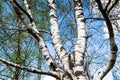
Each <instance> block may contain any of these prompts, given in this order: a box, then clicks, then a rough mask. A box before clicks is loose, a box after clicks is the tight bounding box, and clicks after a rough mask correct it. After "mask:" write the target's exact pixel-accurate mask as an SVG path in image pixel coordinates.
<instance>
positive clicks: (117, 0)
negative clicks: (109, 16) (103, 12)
mask: <svg viewBox="0 0 120 80" xmlns="http://www.w3.org/2000/svg"><path fill="white" fill-rule="evenodd" d="M118 1H119V0H116V1H115V2H114V3H113V5H112V6H111V7H110V8H109V9H108V13H110V11H111V10H112V9H113V7H114V6H115V5H116V4H117V3H118Z"/></svg>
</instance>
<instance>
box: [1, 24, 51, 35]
mask: <svg viewBox="0 0 120 80" xmlns="http://www.w3.org/2000/svg"><path fill="white" fill-rule="evenodd" d="M0 28H1V29H8V30H16V31H23V32H26V30H25V29H18V28H7V27H1V26H0ZM38 31H39V32H43V33H47V34H50V35H51V33H50V32H49V31H46V30H38Z"/></svg>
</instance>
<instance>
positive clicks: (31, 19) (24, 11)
mask: <svg viewBox="0 0 120 80" xmlns="http://www.w3.org/2000/svg"><path fill="white" fill-rule="evenodd" d="M13 1H14V3H15V4H16V6H17V7H18V8H19V9H20V10H21V11H22V12H23V13H25V14H26V15H27V16H28V18H29V19H30V22H32V21H33V18H31V16H30V15H29V13H28V12H27V11H26V10H24V9H23V8H22V7H21V6H20V5H19V4H18V3H17V1H16V0H13Z"/></svg>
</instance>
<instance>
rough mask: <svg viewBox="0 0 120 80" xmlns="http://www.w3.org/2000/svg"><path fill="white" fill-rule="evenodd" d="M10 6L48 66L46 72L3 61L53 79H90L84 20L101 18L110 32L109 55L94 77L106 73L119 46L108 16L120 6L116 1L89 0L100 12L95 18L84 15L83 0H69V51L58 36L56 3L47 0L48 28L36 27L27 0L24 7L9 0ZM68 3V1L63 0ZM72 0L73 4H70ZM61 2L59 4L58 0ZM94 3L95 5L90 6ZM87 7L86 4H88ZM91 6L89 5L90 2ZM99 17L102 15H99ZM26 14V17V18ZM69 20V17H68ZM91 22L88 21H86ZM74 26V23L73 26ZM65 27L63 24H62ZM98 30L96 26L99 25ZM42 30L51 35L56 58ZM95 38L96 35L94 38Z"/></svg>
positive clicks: (99, 78) (24, 0)
mask: <svg viewBox="0 0 120 80" xmlns="http://www.w3.org/2000/svg"><path fill="white" fill-rule="evenodd" d="M8 1H9V3H10V6H11V7H12V9H13V10H14V12H15V14H16V15H17V17H18V19H19V20H20V21H21V22H22V25H23V26H24V27H23V29H24V31H25V32H26V33H28V35H30V36H31V37H32V38H34V40H35V41H36V43H37V44H38V45H39V47H40V49H41V51H42V55H43V56H44V59H45V60H46V63H47V65H48V67H49V70H48V71H43V70H40V69H37V68H33V67H26V66H24V65H20V64H16V63H13V62H10V61H8V60H5V59H2V58H0V61H1V62H2V63H4V64H7V65H10V66H12V67H15V68H18V69H21V70H24V71H28V72H32V73H36V74H43V75H49V76H52V77H55V78H56V80H93V76H94V75H93V74H92V73H93V72H92V71H91V70H90V67H89V66H90V64H91V62H90V57H91V59H92V56H89V55H90V51H89V50H88V41H89V40H88V39H89V38H90V37H91V36H90V35H89V34H90V31H89V28H87V27H86V22H85V21H86V20H93V19H94V20H104V22H105V24H106V27H107V30H108V35H109V38H108V40H109V46H110V49H109V53H108V54H109V57H108V62H106V65H104V67H103V68H102V70H101V71H99V73H98V74H96V75H97V76H94V77H95V80H102V79H103V78H104V77H105V76H106V75H107V74H108V72H110V71H111V69H112V68H113V67H114V64H115V62H116V58H117V52H118V47H117V44H116V42H115V35H114V29H113V24H112V22H111V18H110V12H111V11H112V10H113V9H114V7H115V6H119V5H118V4H117V3H118V2H119V0H115V1H112V0H108V1H107V2H106V3H105V4H104V1H103V0H91V1H89V3H90V4H92V8H93V9H95V8H97V9H98V11H99V15H100V16H99V17H98V18H94V17H90V18H85V11H84V9H83V6H84V1H82V0H73V1H72V0H68V3H71V2H72V4H71V5H70V7H71V8H70V9H72V11H73V12H74V19H75V26H76V34H75V35H76V37H75V41H74V42H75V44H74V45H73V46H74V47H73V48H72V49H71V50H70V51H71V52H68V51H67V50H66V48H65V45H64V44H63V40H62V38H61V36H62V35H61V31H60V27H59V26H60V25H59V22H58V21H59V20H58V19H59V18H58V15H57V7H56V6H57V5H56V4H57V3H55V0H48V1H46V3H47V5H48V7H49V23H50V25H49V26H50V31H44V30H38V26H37V25H36V22H35V20H34V17H33V14H32V11H31V9H30V5H29V3H28V2H27V0H23V3H24V7H22V6H21V5H20V4H19V2H18V1H17V0H8ZM66 2H67V1H66ZM73 3H74V4H73ZM59 4H60V3H59ZM93 5H94V6H93ZM87 6H88V5H87ZM89 6H91V5H89ZM101 16H102V17H101ZM26 17H27V18H26ZM68 21H69V20H68ZM89 24H90V23H89ZM72 27H74V26H72ZM63 28H65V27H63ZM98 29H99V28H98ZM41 32H45V33H47V34H49V35H50V38H51V39H52V45H53V47H54V51H55V57H53V56H52V55H51V54H50V52H51V51H50V50H49V46H47V44H46V41H45V39H44V37H43V36H42V35H41ZM96 38H97V37H96Z"/></svg>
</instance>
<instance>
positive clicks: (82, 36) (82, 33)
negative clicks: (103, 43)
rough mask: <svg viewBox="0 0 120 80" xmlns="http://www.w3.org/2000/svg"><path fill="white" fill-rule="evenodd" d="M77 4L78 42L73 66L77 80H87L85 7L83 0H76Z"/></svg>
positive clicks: (75, 3)
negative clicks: (85, 66) (85, 65)
mask: <svg viewBox="0 0 120 80" xmlns="http://www.w3.org/2000/svg"><path fill="white" fill-rule="evenodd" d="M74 5H75V8H74V10H75V18H76V22H77V30H78V34H77V42H76V45H75V49H74V54H75V65H74V67H73V70H74V74H75V76H76V77H77V80H85V79H86V77H85V76H86V75H85V71H84V55H85V50H86V38H87V33H86V28H85V23H84V16H83V9H82V3H81V0H74Z"/></svg>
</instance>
